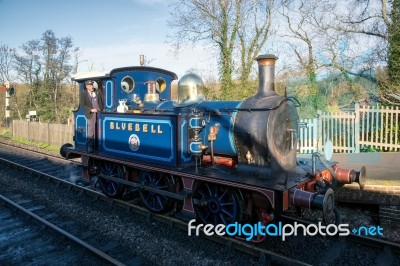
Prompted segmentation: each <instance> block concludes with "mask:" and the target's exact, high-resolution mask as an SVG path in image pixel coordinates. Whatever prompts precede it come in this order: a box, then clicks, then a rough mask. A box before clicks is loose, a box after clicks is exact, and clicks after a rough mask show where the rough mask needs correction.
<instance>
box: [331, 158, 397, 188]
mask: <svg viewBox="0 0 400 266" xmlns="http://www.w3.org/2000/svg"><path fill="white" fill-rule="evenodd" d="M332 161H336V162H339V166H340V167H341V168H346V169H354V170H356V171H359V170H360V169H361V167H362V166H363V165H364V166H365V167H366V168H367V185H383V186H400V152H372V153H334V154H333V156H332Z"/></svg>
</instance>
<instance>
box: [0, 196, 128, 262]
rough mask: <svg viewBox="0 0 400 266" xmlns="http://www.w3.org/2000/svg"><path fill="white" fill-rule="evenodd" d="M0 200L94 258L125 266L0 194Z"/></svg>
mask: <svg viewBox="0 0 400 266" xmlns="http://www.w3.org/2000/svg"><path fill="white" fill-rule="evenodd" d="M0 199H1V200H2V201H4V202H5V203H6V204H8V205H9V206H11V207H13V208H14V209H17V210H19V211H21V212H22V213H24V214H26V215H28V216H29V217H32V218H34V219H35V220H36V221H38V222H39V223H41V224H44V225H45V226H47V227H48V228H50V229H52V230H53V231H55V232H57V233H59V234H61V235H62V236H64V237H66V238H68V239H70V240H71V241H73V242H75V243H76V244H78V245H80V246H82V247H84V248H85V249H87V250H89V251H91V252H92V253H93V254H95V255H96V256H98V257H100V258H101V259H103V260H105V261H107V262H109V263H111V264H113V265H118V266H122V265H125V264H124V263H122V262H120V261H118V260H116V259H114V258H112V257H111V256H109V255H107V254H106V253H104V252H103V251H101V250H99V249H97V248H95V247H93V246H92V245H90V244H89V243H87V242H85V241H83V240H81V239H79V238H78V237H76V236H74V235H72V234H71V233H69V232H67V231H65V230H63V229H61V228H60V227H58V226H56V225H55V224H52V223H50V222H49V221H47V220H45V219H43V218H41V217H40V216H38V215H36V214H34V213H33V212H31V211H29V210H27V209H25V208H24V207H22V206H21V205H19V204H17V203H15V202H13V201H12V200H10V199H8V198H7V197H5V196H3V195H1V194H0Z"/></svg>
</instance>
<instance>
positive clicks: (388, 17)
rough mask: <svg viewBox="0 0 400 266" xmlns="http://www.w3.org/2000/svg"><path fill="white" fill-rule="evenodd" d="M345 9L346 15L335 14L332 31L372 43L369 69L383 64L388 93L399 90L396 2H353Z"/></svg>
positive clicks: (398, 9) (399, 9)
mask: <svg viewBox="0 0 400 266" xmlns="http://www.w3.org/2000/svg"><path fill="white" fill-rule="evenodd" d="M347 6H348V8H347V12H341V13H339V12H337V20H336V24H335V26H334V27H335V29H336V30H337V31H339V32H344V33H348V34H352V35H353V36H356V38H358V39H359V40H363V41H364V43H365V44H367V43H368V42H373V44H374V45H373V47H368V48H369V49H370V51H371V52H370V55H371V58H373V61H374V62H371V63H372V64H373V65H372V66H374V67H377V66H379V64H382V63H383V64H386V65H387V71H388V77H389V79H390V83H392V84H393V85H394V86H392V88H391V90H396V89H397V90H400V89H399V87H400V31H399V28H400V1H399V0H393V1H388V0H353V1H349V2H348V3H347Z"/></svg>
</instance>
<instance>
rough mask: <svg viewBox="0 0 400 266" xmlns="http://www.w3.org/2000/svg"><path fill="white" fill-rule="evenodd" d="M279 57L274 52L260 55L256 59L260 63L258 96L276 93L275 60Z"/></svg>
mask: <svg viewBox="0 0 400 266" xmlns="http://www.w3.org/2000/svg"><path fill="white" fill-rule="evenodd" d="M277 59H278V57H276V56H275V55H273V54H264V55H259V56H257V58H256V59H255V60H256V61H257V63H258V78H259V82H258V92H257V94H256V98H264V97H268V96H272V95H276V92H275V86H274V81H275V61H276V60H277Z"/></svg>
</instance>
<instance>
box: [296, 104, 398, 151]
mask: <svg viewBox="0 0 400 266" xmlns="http://www.w3.org/2000/svg"><path fill="white" fill-rule="evenodd" d="M399 114H400V110H399V108H398V107H396V108H392V107H390V108H389V107H386V108H385V107H377V106H376V107H374V106H371V107H366V106H363V107H360V106H359V104H356V105H355V109H354V112H339V113H323V112H320V111H319V112H318V115H317V117H316V118H313V119H302V120H300V129H299V135H300V136H299V143H298V150H299V152H300V153H312V152H315V151H318V150H319V151H323V147H324V145H325V143H326V141H328V140H330V141H332V144H333V150H334V152H338V153H342V152H344V153H359V152H360V149H361V148H362V147H364V146H371V147H374V148H378V149H380V150H383V151H400V144H399V142H400V140H399V136H398V131H399V122H400V121H399V119H400V117H399Z"/></svg>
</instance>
